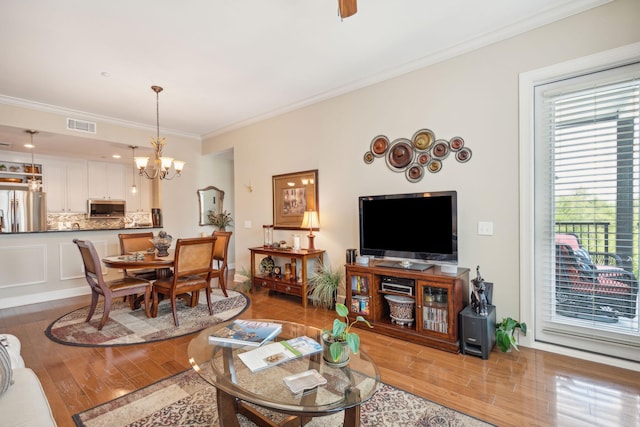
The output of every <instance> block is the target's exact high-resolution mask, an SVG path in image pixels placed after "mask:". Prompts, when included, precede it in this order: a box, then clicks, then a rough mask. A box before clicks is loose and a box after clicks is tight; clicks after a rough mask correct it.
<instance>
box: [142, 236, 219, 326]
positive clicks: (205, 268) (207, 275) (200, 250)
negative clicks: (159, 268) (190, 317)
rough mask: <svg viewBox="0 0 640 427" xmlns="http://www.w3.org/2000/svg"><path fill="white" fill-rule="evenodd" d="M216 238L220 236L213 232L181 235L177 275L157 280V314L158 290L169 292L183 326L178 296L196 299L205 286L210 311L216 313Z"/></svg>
mask: <svg viewBox="0 0 640 427" xmlns="http://www.w3.org/2000/svg"><path fill="white" fill-rule="evenodd" d="M215 241H216V238H215V237H213V236H211V237H197V238H189V239H178V241H177V242H176V249H175V261H174V267H173V277H169V278H161V279H158V280H156V281H155V282H154V283H153V311H152V316H153V317H156V316H157V315H158V302H159V301H158V294H162V295H166V296H168V297H169V298H170V300H171V310H172V312H173V321H174V323H175V325H176V326H179V323H178V312H177V306H176V304H177V301H176V300H177V298H178V296H186V299H185V301H188V302H189V303H193V302H194V301H197V299H196V297H195V294H196V293H199V292H200V290H201V289H204V290H205V294H206V296H207V305H208V306H209V314H210V315H213V307H212V306H211V277H212V274H211V271H212V263H213V248H214V245H215ZM189 293H191V295H189Z"/></svg>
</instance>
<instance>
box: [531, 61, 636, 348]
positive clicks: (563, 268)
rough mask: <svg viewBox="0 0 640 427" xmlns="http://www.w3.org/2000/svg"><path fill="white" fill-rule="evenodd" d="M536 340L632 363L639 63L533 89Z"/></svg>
mask: <svg viewBox="0 0 640 427" xmlns="http://www.w3.org/2000/svg"><path fill="white" fill-rule="evenodd" d="M533 103H534V107H533V122H534V124H533V126H534V144H533V156H534V165H533V174H534V179H533V191H534V195H533V209H532V211H533V227H534V234H533V236H534V237H533V248H534V250H533V262H534V265H535V267H534V272H533V275H534V285H533V295H534V307H535V308H534V310H533V315H534V321H535V336H536V340H538V341H543V342H548V343H552V344H558V345H563V346H567V347H571V348H576V349H580V350H586V351H590V352H596V353H600V354H605V355H609V356H614V357H619V358H623V359H629V360H640V352H638V349H639V348H640V324H639V320H638V319H639V316H638V311H639V308H638V280H637V279H638V277H639V275H638V273H639V272H638V268H639V266H638V261H639V260H640V255H639V246H640V240H639V238H638V235H639V221H640V216H639V212H640V140H639V134H640V131H639V125H640V63H638V62H636V63H631V64H625V65H616V66H611V67H610V68H606V69H605V68H602V69H599V70H591V71H589V72H580V73H576V74H574V75H567V74H564V75H563V76H562V77H561V78H557V79H546V80H545V81H539V82H534V84H533Z"/></svg>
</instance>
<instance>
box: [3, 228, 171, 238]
mask: <svg viewBox="0 0 640 427" xmlns="http://www.w3.org/2000/svg"><path fill="white" fill-rule="evenodd" d="M112 230H162V227H153V226H151V227H113V228H75V229H72V228H68V229H63V230H59V229H57V228H54V229H50V230H43V231H21V232H17V233H13V232H4V231H3V232H0V236H1V235H3V234H11V235H14V234H37V233H68V232H70V231H75V232H78V231H112Z"/></svg>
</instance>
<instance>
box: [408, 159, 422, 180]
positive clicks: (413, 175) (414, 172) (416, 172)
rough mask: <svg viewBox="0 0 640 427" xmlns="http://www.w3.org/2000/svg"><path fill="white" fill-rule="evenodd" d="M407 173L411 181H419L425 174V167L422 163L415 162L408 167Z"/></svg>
mask: <svg viewBox="0 0 640 427" xmlns="http://www.w3.org/2000/svg"><path fill="white" fill-rule="evenodd" d="M405 175H406V177H407V180H408V181H409V182H418V181H420V180H421V179H422V177H423V176H424V168H423V167H422V165H419V164H416V163H414V164H412V165H411V166H409V167H408V168H407V170H406V172H405Z"/></svg>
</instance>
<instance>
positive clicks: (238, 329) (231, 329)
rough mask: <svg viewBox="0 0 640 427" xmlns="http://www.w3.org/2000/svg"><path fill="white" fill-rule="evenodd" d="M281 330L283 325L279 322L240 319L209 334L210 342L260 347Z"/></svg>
mask: <svg viewBox="0 0 640 427" xmlns="http://www.w3.org/2000/svg"><path fill="white" fill-rule="evenodd" d="M280 331H282V325H281V324H279V323H270V322H257V321H253V320H242V319H238V320H234V321H233V322H231V323H229V324H228V325H227V326H225V327H224V328H220V329H218V330H217V331H215V332H214V333H213V334H211V335H209V343H211V344H219V343H228V344H236V345H242V346H244V345H250V346H253V347H259V346H261V345H262V344H264V343H265V342H267V341H271V340H273V338H275V337H276V336H277V335H278V334H279V333H280Z"/></svg>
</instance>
